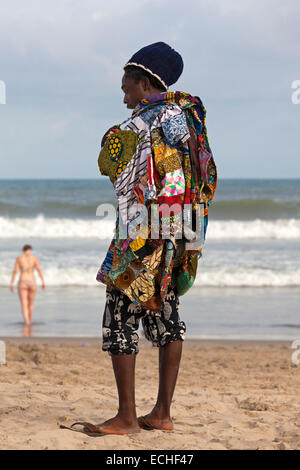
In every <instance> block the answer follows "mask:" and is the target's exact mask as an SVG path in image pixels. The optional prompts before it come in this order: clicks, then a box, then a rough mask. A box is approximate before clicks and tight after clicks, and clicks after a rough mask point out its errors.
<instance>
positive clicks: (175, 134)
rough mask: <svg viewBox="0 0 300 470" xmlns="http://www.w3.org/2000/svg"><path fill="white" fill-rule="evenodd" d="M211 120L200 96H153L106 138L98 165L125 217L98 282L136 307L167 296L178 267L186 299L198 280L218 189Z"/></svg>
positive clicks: (181, 291) (180, 289)
mask: <svg viewBox="0 0 300 470" xmlns="http://www.w3.org/2000/svg"><path fill="white" fill-rule="evenodd" d="M205 117H206V110H205V108H204V106H203V104H202V102H201V100H200V98H198V97H192V96H190V95H188V94H187V93H183V92H174V93H173V92H171V93H170V92H166V93H161V94H158V95H150V96H149V97H147V99H146V100H142V101H141V102H140V103H139V104H138V106H137V107H136V108H135V110H134V111H133V114H132V117H131V120H130V122H129V124H127V126H126V127H125V130H124V131H121V129H120V127H119V126H115V127H113V128H111V129H110V130H109V131H108V132H107V133H106V134H105V136H104V138H103V141H102V150H101V152H100V156H101V158H100V156H99V168H100V171H101V172H102V174H107V175H109V177H110V178H111V181H112V182H113V185H114V189H115V193H116V196H117V199H118V217H117V221H116V230H115V235H114V238H113V240H112V242H111V244H110V246H109V249H108V252H107V255H106V257H105V259H104V261H103V263H102V265H101V267H100V269H99V271H98V274H97V280H98V281H99V282H103V283H104V284H107V285H113V286H115V287H117V288H118V289H119V290H121V291H123V292H124V293H125V294H126V295H127V296H128V297H129V298H130V299H131V300H132V302H134V303H135V304H137V305H141V304H142V303H143V302H146V301H147V300H149V299H150V298H151V297H152V296H153V295H157V293H160V295H161V297H162V299H165V296H166V293H167V291H168V288H169V285H170V282H171V278H172V273H173V270H175V271H174V272H176V276H177V279H178V281H177V284H178V285H177V290H178V293H179V295H183V294H185V293H186V292H187V291H188V289H189V288H190V287H191V286H192V285H193V282H194V280H195V277H196V271H197V264H198V258H199V257H201V255H202V248H203V244H204V240H205V237H206V230H207V223H208V205H209V202H210V201H211V200H212V199H213V197H214V194H215V190H216V185H217V170H216V166H215V163H214V159H213V155H212V152H211V149H210V146H209V142H208V138H207V131H206V124H205ZM126 132H127V133H128V134H126ZM122 133H124V134H122ZM153 214H154V216H155V217H154V219H153ZM151 215H152V218H151ZM195 228H197V231H196V236H195ZM180 235H181V236H180Z"/></svg>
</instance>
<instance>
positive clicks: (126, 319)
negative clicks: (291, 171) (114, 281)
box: [102, 286, 186, 356]
mask: <svg viewBox="0 0 300 470" xmlns="http://www.w3.org/2000/svg"><path fill="white" fill-rule="evenodd" d="M178 308H179V299H178V296H177V295H176V293H175V290H174V288H173V287H172V286H170V287H169V289H168V293H167V296H166V298H165V301H164V302H163V304H162V307H161V310H160V312H154V311H152V310H146V309H143V308H142V307H140V306H137V305H136V304H134V303H133V302H132V301H131V300H130V299H129V297H127V295H125V294H124V293H123V292H121V291H120V290H118V289H114V288H111V287H108V286H107V287H106V304H105V310H104V314H103V321H102V350H103V351H108V353H109V355H110V356H112V355H113V354H137V353H138V352H139V347H138V342H139V337H138V334H137V330H138V328H139V322H140V319H142V326H143V330H144V334H145V337H146V339H147V340H149V341H151V342H152V344H153V346H157V347H159V346H164V345H165V344H167V343H171V342H172V341H176V340H182V341H183V340H184V335H185V331H186V326H185V323H184V322H183V321H181V320H180V318H179V313H178Z"/></svg>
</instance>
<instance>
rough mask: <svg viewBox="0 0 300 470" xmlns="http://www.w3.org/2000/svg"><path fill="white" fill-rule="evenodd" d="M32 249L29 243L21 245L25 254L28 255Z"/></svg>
mask: <svg viewBox="0 0 300 470" xmlns="http://www.w3.org/2000/svg"><path fill="white" fill-rule="evenodd" d="M31 251H32V246H31V245H24V246H23V252H24V254H25V255H29V254H30V253H31Z"/></svg>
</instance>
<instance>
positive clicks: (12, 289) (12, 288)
mask: <svg viewBox="0 0 300 470" xmlns="http://www.w3.org/2000/svg"><path fill="white" fill-rule="evenodd" d="M9 289H10V292H13V291H14V285H13V284H11V285H10V287H9Z"/></svg>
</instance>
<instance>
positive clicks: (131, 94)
mask: <svg viewBox="0 0 300 470" xmlns="http://www.w3.org/2000/svg"><path fill="white" fill-rule="evenodd" d="M121 88H122V90H123V92H124V100H123V102H124V103H125V104H126V105H127V108H128V109H134V108H135V107H136V106H137V104H138V103H139V102H140V101H141V100H142V99H143V98H145V96H147V93H146V90H145V86H144V83H143V80H141V81H140V82H138V83H136V82H135V81H134V80H133V79H132V78H130V77H128V76H126V74H124V75H123V78H122V86H121Z"/></svg>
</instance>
